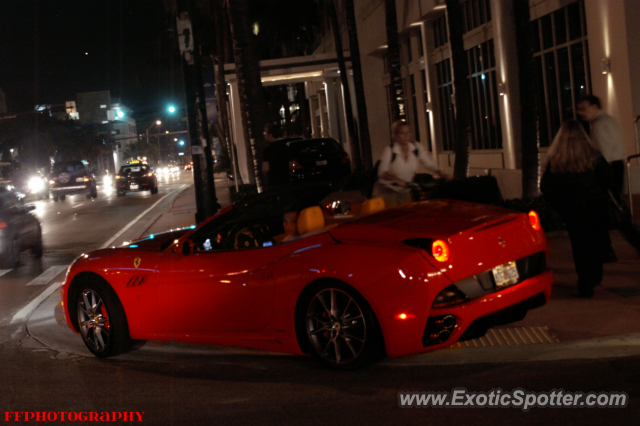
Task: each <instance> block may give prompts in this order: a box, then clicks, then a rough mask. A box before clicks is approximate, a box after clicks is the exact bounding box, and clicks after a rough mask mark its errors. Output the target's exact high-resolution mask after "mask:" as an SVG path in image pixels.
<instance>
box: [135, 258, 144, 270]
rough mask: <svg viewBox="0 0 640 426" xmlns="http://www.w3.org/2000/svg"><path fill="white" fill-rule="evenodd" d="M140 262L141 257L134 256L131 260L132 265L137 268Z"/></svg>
mask: <svg viewBox="0 0 640 426" xmlns="http://www.w3.org/2000/svg"><path fill="white" fill-rule="evenodd" d="M140 262H142V258H140V257H136V258H135V259H134V260H133V267H134V268H136V269H137V268H138V266H140Z"/></svg>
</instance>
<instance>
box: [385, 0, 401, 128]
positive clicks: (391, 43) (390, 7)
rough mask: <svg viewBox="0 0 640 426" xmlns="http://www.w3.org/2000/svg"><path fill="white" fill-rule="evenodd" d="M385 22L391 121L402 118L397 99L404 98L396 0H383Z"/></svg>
mask: <svg viewBox="0 0 640 426" xmlns="http://www.w3.org/2000/svg"><path fill="white" fill-rule="evenodd" d="M384 11H385V21H386V22H385V24H386V27H387V61H388V64H389V77H390V79H391V83H390V86H391V88H390V89H391V90H390V91H389V92H390V93H389V98H390V99H389V103H390V105H391V121H396V120H399V119H401V118H404V113H403V112H402V111H401V110H400V104H399V102H398V99H404V87H403V86H402V76H401V75H400V44H399V42H398V18H397V16H396V0H385V1H384Z"/></svg>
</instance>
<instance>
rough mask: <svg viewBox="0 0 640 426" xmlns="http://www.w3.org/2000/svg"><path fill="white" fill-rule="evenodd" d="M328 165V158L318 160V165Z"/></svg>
mask: <svg viewBox="0 0 640 426" xmlns="http://www.w3.org/2000/svg"><path fill="white" fill-rule="evenodd" d="M326 165H327V160H319V161H316V166H326Z"/></svg>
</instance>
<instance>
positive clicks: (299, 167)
mask: <svg viewBox="0 0 640 426" xmlns="http://www.w3.org/2000/svg"><path fill="white" fill-rule="evenodd" d="M303 169H304V166H303V165H302V164H300V163H299V162H298V160H293V161H289V170H290V171H292V172H295V171H296V170H303Z"/></svg>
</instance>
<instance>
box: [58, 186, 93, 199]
mask: <svg viewBox="0 0 640 426" xmlns="http://www.w3.org/2000/svg"><path fill="white" fill-rule="evenodd" d="M49 191H51V195H53V196H54V197H58V196H60V195H74V194H90V193H91V185H74V186H63V187H59V188H54V187H52V188H50V189H49Z"/></svg>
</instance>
